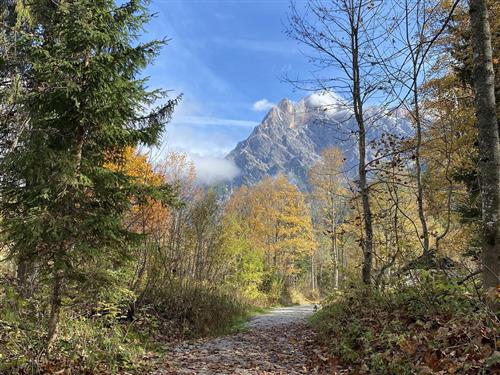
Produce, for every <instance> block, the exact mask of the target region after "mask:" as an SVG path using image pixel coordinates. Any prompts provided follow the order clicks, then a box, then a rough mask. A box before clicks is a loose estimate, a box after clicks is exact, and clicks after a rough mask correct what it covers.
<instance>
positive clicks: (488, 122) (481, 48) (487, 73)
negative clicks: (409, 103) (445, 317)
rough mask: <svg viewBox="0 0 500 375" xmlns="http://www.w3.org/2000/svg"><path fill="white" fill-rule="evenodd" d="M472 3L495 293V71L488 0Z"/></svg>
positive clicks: (499, 171)
mask: <svg viewBox="0 0 500 375" xmlns="http://www.w3.org/2000/svg"><path fill="white" fill-rule="evenodd" d="M469 4H470V9H469V11H470V21H471V31H472V49H473V63H474V73H473V77H474V88H475V94H476V103H475V105H476V117H477V126H478V130H479V133H478V143H479V173H480V176H481V199H482V219H483V220H482V230H483V242H482V259H483V283H484V288H485V289H486V291H487V292H489V293H491V292H492V291H495V288H498V285H499V271H500V140H499V134H498V133H499V128H498V119H497V114H496V106H495V87H494V86H495V73H494V70H493V53H492V47H491V32H490V26H489V21H488V8H487V2H486V0H470V2H469ZM494 295H495V293H491V294H490V296H494ZM490 302H491V303H492V305H495V303H494V302H493V300H491V299H490ZM492 307H493V306H492ZM495 307H498V303H496V306H495Z"/></svg>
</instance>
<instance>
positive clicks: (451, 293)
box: [312, 272, 500, 375]
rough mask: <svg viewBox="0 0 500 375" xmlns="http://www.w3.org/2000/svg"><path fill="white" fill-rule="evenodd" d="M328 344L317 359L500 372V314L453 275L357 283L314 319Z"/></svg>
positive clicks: (411, 369)
mask: <svg viewBox="0 0 500 375" xmlns="http://www.w3.org/2000/svg"><path fill="white" fill-rule="evenodd" d="M312 325H313V326H314V328H315V329H316V331H317V332H318V334H319V336H318V340H319V342H320V343H321V345H322V347H323V348H325V349H324V353H323V354H322V355H320V357H321V358H316V366H318V367H321V366H326V365H328V366H338V367H339V368H343V369H349V371H351V372H353V373H359V374H387V375H391V374H393V375H405V374H408V375H411V374H436V373H447V374H463V375H469V374H470V375H472V374H493V373H498V371H500V353H499V351H498V345H499V344H500V342H499V336H498V333H499V332H498V327H499V325H498V318H496V317H495V315H494V314H492V313H491V311H490V310H488V309H487V308H485V305H484V304H483V303H482V302H480V300H478V299H477V298H476V296H475V295H474V294H471V293H470V289H469V288H467V286H465V285H461V284H459V283H458V282H453V280H450V279H449V278H445V277H443V276H439V275H438V274H434V275H432V274H431V273H429V272H423V273H421V274H420V275H419V284H418V285H405V284H404V283H403V284H400V285H393V286H392V287H391V288H387V289H386V290H383V291H381V290H369V289H367V288H364V287H360V286H356V287H352V288H350V289H348V290H346V291H345V292H342V293H339V294H337V295H335V296H332V297H331V299H330V300H328V301H326V302H325V303H324V307H323V308H322V309H321V310H320V311H319V312H318V313H317V314H316V315H315V316H314V317H313V318H312Z"/></svg>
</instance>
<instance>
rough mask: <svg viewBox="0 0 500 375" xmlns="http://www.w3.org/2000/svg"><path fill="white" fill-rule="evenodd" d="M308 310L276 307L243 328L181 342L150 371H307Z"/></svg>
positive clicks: (191, 374)
mask: <svg viewBox="0 0 500 375" xmlns="http://www.w3.org/2000/svg"><path fill="white" fill-rule="evenodd" d="M312 313H313V306H312V305H302V306H294V307H283V308H276V309H273V310H271V311H270V312H268V313H266V314H262V315H259V316H257V317H254V318H253V319H251V320H250V322H249V323H248V324H247V327H248V331H247V332H241V333H238V334H234V335H228V336H222V337H216V338H209V339H202V340H196V341H191V342H184V343H181V344H179V345H177V346H175V347H173V348H171V349H170V350H169V351H168V352H167V353H166V354H165V357H164V358H165V359H164V360H163V361H162V365H161V368H159V369H158V370H156V371H155V372H154V373H153V374H156V375H162V374H183V375H195V374H196V375H230V374H231V375H232V374H239V375H257V374H258V375H264V374H265V375H277V374H290V375H293V374H307V373H308V372H307V369H306V363H307V357H306V355H305V353H304V352H303V347H304V342H305V341H307V340H308V339H309V337H310V335H311V333H310V331H309V330H308V329H307V327H306V324H305V323H306V319H307V317H308V316H310V315H311V314H312Z"/></svg>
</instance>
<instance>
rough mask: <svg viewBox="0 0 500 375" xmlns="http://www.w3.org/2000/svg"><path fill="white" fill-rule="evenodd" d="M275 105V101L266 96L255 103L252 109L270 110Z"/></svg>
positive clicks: (258, 110)
mask: <svg viewBox="0 0 500 375" xmlns="http://www.w3.org/2000/svg"><path fill="white" fill-rule="evenodd" d="M273 106H274V103H272V102H270V101H269V100H267V99H265V98H264V99H261V100H257V101H256V102H255V103H253V106H252V109H253V110H254V111H256V112H264V111H269V110H270V109H271V108H272V107H273Z"/></svg>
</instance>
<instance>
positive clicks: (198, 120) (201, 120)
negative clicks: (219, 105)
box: [173, 116, 259, 128]
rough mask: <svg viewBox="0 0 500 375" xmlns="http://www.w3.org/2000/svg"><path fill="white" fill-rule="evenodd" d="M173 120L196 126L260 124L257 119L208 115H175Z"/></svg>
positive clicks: (252, 125)
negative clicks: (235, 118) (237, 118)
mask: <svg viewBox="0 0 500 375" xmlns="http://www.w3.org/2000/svg"><path fill="white" fill-rule="evenodd" d="M173 122H175V123H178V124H185V125H194V126H207V125H219V126H232V127H239V128H254V127H256V126H257V125H259V123H258V122H256V121H249V120H234V119H227V118H218V117H208V116H179V117H174V121H173Z"/></svg>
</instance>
